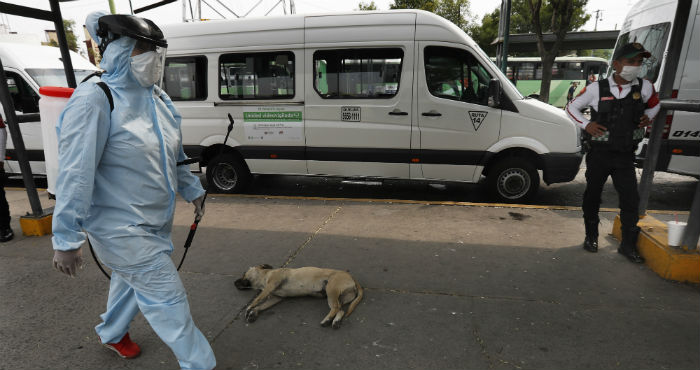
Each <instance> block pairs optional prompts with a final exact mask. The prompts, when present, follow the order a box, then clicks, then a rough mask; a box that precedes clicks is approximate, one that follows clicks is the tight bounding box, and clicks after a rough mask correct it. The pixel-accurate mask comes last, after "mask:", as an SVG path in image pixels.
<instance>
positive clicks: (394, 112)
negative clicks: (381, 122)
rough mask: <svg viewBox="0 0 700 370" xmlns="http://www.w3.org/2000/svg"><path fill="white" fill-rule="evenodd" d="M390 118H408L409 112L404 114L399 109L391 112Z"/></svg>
mask: <svg viewBox="0 0 700 370" xmlns="http://www.w3.org/2000/svg"><path fill="white" fill-rule="evenodd" d="M389 115H390V116H408V112H403V111H400V110H398V109H394V110H392V111H391V112H389Z"/></svg>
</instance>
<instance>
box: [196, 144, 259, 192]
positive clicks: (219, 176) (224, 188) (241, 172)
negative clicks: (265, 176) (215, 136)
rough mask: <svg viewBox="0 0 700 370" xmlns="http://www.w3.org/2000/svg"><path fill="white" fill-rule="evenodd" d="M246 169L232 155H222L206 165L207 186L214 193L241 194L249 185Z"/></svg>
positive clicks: (239, 160) (248, 175)
mask: <svg viewBox="0 0 700 370" xmlns="http://www.w3.org/2000/svg"><path fill="white" fill-rule="evenodd" d="M251 180H252V176H251V174H250V171H249V170H248V167H247V166H246V165H245V163H243V161H242V160H241V159H240V158H238V157H237V156H236V155H235V154H234V153H223V154H219V155H217V156H216V157H214V158H213V159H212V160H210V161H209V163H208V164H207V186H208V188H209V190H210V191H212V192H215V193H228V194H232V193H242V192H244V191H245V190H246V189H247V188H248V186H249V185H250V181H251Z"/></svg>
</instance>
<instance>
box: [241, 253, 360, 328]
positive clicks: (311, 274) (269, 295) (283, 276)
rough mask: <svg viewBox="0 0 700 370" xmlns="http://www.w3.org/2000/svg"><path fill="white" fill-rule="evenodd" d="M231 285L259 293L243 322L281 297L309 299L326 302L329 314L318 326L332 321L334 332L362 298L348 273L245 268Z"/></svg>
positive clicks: (326, 324) (310, 268)
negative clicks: (344, 308)
mask: <svg viewBox="0 0 700 370" xmlns="http://www.w3.org/2000/svg"><path fill="white" fill-rule="evenodd" d="M234 284H235V285H236V288H238V289H251V288H252V289H258V290H260V291H261V292H260V294H258V296H257V297H255V299H254V300H253V302H251V303H250V305H248V308H247V309H246V313H245V319H246V321H247V322H253V321H255V319H257V318H258V314H259V313H260V312H261V311H263V310H266V309H268V308H270V307H272V306H274V305H275V304H277V303H279V302H280V301H281V300H282V298H284V297H299V296H307V295H309V296H313V297H326V298H327V299H328V306H329V307H330V309H331V311H330V312H329V313H328V315H326V317H325V318H323V320H322V321H321V325H322V326H328V325H329V324H331V320H333V322H332V326H333V328H334V329H337V328H339V327H340V320H342V319H343V317H344V316H345V317H347V316H350V314H351V313H352V311H353V310H354V309H355V307H356V306H357V304H358V303H360V300H361V299H362V295H363V290H362V287H361V286H360V284H358V283H357V281H355V279H353V278H352V276H350V274H349V273H347V272H345V271H340V270H332V269H322V268H318V267H301V268H297V269H291V268H279V269H273V268H272V266H270V265H258V266H254V267H251V268H249V269H248V271H246V273H245V274H244V275H243V277H242V278H240V279H238V280H236V282H235V283H234ZM347 303H350V306H349V307H348V310H347V312H345V311H343V309H342V307H343V305H345V304H347Z"/></svg>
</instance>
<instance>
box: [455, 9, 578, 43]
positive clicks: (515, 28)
mask: <svg viewBox="0 0 700 370" xmlns="http://www.w3.org/2000/svg"><path fill="white" fill-rule="evenodd" d="M527 1H528V0H513V2H512V4H511V15H510V33H511V34H515V33H535V27H534V25H533V22H532V11H531V10H530V8H529V6H528V4H527ZM566 1H573V5H574V13H573V16H572V17H571V22H570V24H569V26H568V27H567V31H575V30H578V29H580V28H581V27H582V26H583V25H584V24H586V22H588V20H589V19H590V18H591V15H590V14H588V13H586V12H585V9H584V8H585V6H586V4H587V3H588V0H566ZM553 15H554V7H553V6H552V2H551V1H548V0H545V1H543V4H542V9H541V10H540V25H541V27H542V32H552V30H553V28H552V24H553V20H552V16H553ZM500 17H501V9H500V7H498V8H496V9H494V11H493V12H491V13H487V14H485V15H484V17H483V18H482V20H481V25H480V26H476V27H471V28H469V29H468V31H469V35H470V36H471V37H472V38H473V39H474V41H476V43H477V44H479V46H480V47H481V48H482V49H484V50H485V51H486V53H487V54H488V55H495V54H496V46H495V45H491V42H493V40H495V39H496V37H498V22H499V20H500ZM511 55H512V56H516V55H517V56H539V54H538V53H537V52H529V53H512V54H511Z"/></svg>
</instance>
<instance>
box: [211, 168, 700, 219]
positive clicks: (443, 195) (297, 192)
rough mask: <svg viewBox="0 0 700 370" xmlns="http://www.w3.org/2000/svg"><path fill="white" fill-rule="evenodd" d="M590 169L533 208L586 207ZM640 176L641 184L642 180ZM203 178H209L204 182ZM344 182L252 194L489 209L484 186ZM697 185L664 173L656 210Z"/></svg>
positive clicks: (676, 202)
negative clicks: (438, 203) (441, 203)
mask: <svg viewBox="0 0 700 370" xmlns="http://www.w3.org/2000/svg"><path fill="white" fill-rule="evenodd" d="M584 173H585V168H582V169H581V170H580V171H579V174H578V175H577V176H576V178H575V179H574V180H573V181H571V182H568V183H563V184H553V185H550V186H548V185H546V184H545V183H542V184H541V187H540V191H539V192H538V194H537V197H536V199H534V201H532V202H531V203H532V204H538V205H556V206H573V207H579V206H580V205H581V197H582V195H583V191H584V189H585V187H586V180H585V176H584ZM641 173H642V171H641V169H640V170H638V179H639V178H640V177H641ZM202 177H204V176H202ZM343 180H344V179H342V178H324V177H304V176H272V175H263V176H256V178H255V180H254V181H253V183H252V185H251V187H250V189H249V190H248V194H256V195H282V196H307V197H329V198H368V199H403V200H427V201H459V202H478V203H490V202H493V200H492V199H490V197H489V194H488V191H487V189H486V187H485V186H484V185H483V184H481V183H480V184H459V183H450V184H438V183H435V184H430V183H425V182H419V183H417V182H410V181H405V180H385V181H383V183H382V184H381V185H366V184H357V183H347V182H344V181H343ZM697 184H698V180H697V179H695V178H694V177H690V176H682V175H674V174H669V173H663V172H659V173H657V174H656V175H655V177H654V185H653V188H652V193H651V197H650V200H649V209H651V210H678V211H687V210H690V201H691V200H692V199H693V195H694V193H695V188H696V186H697ZM617 204H618V199H617V193H616V191H615V188H614V186H613V184H612V180H610V179H609V180H608V182H607V183H606V185H605V188H604V191H603V199H602V204H601V206H602V207H606V208H616V207H617Z"/></svg>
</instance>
